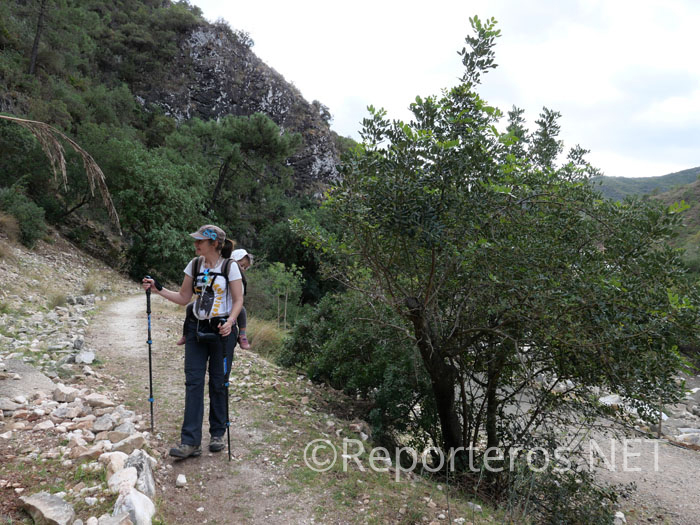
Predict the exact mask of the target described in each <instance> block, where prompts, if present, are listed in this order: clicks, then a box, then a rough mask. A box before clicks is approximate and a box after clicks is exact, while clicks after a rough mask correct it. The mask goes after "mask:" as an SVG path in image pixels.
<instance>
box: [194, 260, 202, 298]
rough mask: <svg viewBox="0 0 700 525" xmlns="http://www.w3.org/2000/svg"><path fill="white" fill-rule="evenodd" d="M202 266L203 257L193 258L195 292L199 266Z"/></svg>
mask: <svg viewBox="0 0 700 525" xmlns="http://www.w3.org/2000/svg"><path fill="white" fill-rule="evenodd" d="M201 266H202V257H201V256H199V257H195V258H194V259H192V293H194V287H195V284H197V274H198V273H199V268H200V267H201Z"/></svg>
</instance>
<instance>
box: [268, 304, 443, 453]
mask: <svg viewBox="0 0 700 525" xmlns="http://www.w3.org/2000/svg"><path fill="white" fill-rule="evenodd" d="M376 308H377V309H378V311H380V312H381V315H382V317H378V314H377V310H375V309H373V308H372V307H370V306H369V305H367V303H366V301H365V299H364V298H363V297H362V296H360V295H359V294H358V293H355V292H347V293H344V294H335V295H332V294H329V295H326V296H325V297H324V298H323V299H322V300H321V301H320V302H319V304H318V305H317V306H316V308H314V309H313V310H312V311H310V312H308V313H307V314H306V315H304V316H303V317H301V318H300V319H299V320H298V321H297V323H296V324H295V326H294V328H293V330H292V333H291V336H290V337H289V338H288V340H287V342H286V344H285V347H284V349H283V352H282V354H281V356H280V358H279V359H278V361H279V362H280V364H282V365H283V366H299V367H302V368H304V369H305V370H306V371H307V373H308V374H309V377H311V379H313V380H314V381H324V382H327V383H329V384H330V385H331V386H333V387H334V388H336V389H342V390H344V391H345V392H346V393H347V394H349V395H353V396H357V395H359V396H360V397H361V398H363V399H366V400H369V401H370V402H371V403H369V404H367V405H366V406H367V409H366V410H367V412H366V413H365V414H363V416H364V418H365V419H367V420H368V421H369V423H370V424H371V425H372V429H373V433H374V436H375V438H376V439H378V440H380V441H384V442H386V443H392V442H396V441H398V437H397V436H398V435H399V434H402V435H409V434H410V438H411V440H412V444H415V445H424V444H425V443H427V442H428V439H429V437H430V436H431V435H433V434H434V431H435V428H436V422H437V419H436V411H435V406H434V402H433V400H432V396H431V394H430V384H429V380H428V378H427V376H426V374H425V373H424V371H423V369H422V367H421V366H420V358H419V357H418V356H417V354H416V352H417V350H416V348H415V345H414V343H413V342H412V341H411V340H410V339H409V338H407V337H406V335H405V333H404V332H401V331H399V330H397V329H395V328H393V327H391V326H388V324H392V323H393V324H395V326H396V327H398V328H401V321H400V320H399V319H396V318H395V316H393V315H392V314H391V312H390V311H388V309H386V308H385V307H383V306H378V305H377V306H376ZM379 319H382V321H384V323H383V324H381V325H380V324H378V323H375V322H373V321H372V320H379ZM387 323H388V324H387ZM417 404H420V406H421V409H420V410H415V411H414V410H413V409H414V408H415V407H416V405H417Z"/></svg>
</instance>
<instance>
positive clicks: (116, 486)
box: [107, 467, 139, 494]
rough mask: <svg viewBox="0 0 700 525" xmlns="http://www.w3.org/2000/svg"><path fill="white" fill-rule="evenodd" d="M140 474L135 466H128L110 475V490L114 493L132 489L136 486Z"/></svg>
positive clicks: (108, 483) (108, 482)
mask: <svg viewBox="0 0 700 525" xmlns="http://www.w3.org/2000/svg"><path fill="white" fill-rule="evenodd" d="M138 475H139V474H138V472H137V471H136V468H134V467H127V468H124V469H122V470H120V471H119V472H116V473H115V474H113V475H112V476H110V478H109V480H108V481H107V485H108V486H109V491H110V492H112V493H114V494H118V493H121V492H128V491H130V490H131V489H132V488H134V487H135V486H136V480H137V479H138Z"/></svg>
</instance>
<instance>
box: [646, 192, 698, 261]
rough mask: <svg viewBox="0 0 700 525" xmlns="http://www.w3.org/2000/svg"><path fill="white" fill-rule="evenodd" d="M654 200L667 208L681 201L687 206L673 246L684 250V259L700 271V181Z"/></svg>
mask: <svg viewBox="0 0 700 525" xmlns="http://www.w3.org/2000/svg"><path fill="white" fill-rule="evenodd" d="M654 198H656V199H658V200H660V201H661V202H663V203H664V204H665V205H667V206H670V205H671V204H673V203H674V202H681V201H685V203H686V204H687V205H688V206H689V208H688V209H687V210H686V211H685V212H684V213H683V227H682V228H680V229H679V231H678V236H677V237H676V238H675V239H674V240H673V244H674V245H675V246H676V247H678V248H683V249H684V250H685V253H686V255H685V259H686V261H687V262H688V263H689V264H690V266H691V268H692V269H693V270H695V271H698V270H700V181H698V180H695V181H693V182H691V183H690V184H686V185H685V186H681V187H679V188H674V189H672V190H670V191H667V192H665V193H661V194H659V195H656V196H655V197H654Z"/></svg>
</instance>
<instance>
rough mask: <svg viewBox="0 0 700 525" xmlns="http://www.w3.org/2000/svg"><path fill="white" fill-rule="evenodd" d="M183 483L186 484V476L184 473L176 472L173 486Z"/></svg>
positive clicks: (179, 485)
mask: <svg viewBox="0 0 700 525" xmlns="http://www.w3.org/2000/svg"><path fill="white" fill-rule="evenodd" d="M185 485H187V478H186V477H185V475H184V474H178V475H177V479H176V480H175V486H176V487H184V486H185Z"/></svg>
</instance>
